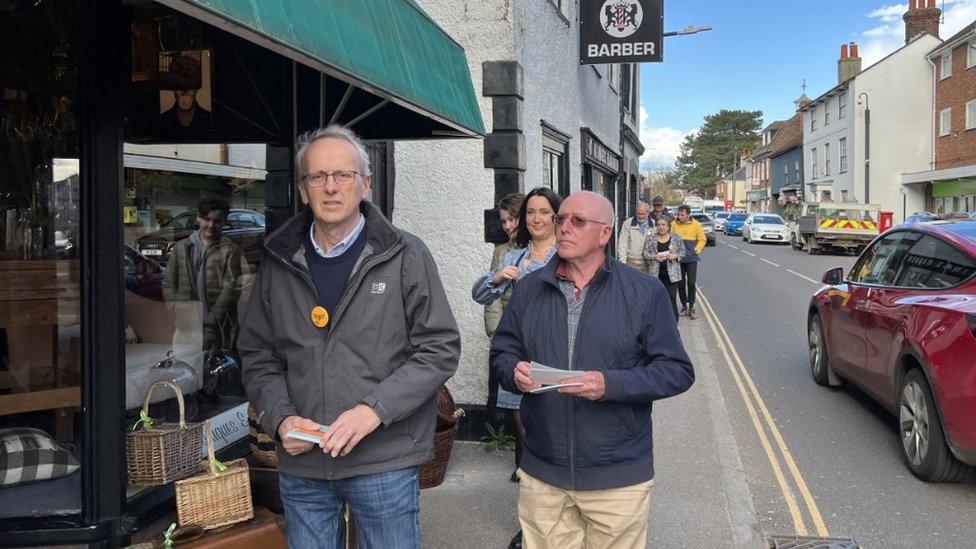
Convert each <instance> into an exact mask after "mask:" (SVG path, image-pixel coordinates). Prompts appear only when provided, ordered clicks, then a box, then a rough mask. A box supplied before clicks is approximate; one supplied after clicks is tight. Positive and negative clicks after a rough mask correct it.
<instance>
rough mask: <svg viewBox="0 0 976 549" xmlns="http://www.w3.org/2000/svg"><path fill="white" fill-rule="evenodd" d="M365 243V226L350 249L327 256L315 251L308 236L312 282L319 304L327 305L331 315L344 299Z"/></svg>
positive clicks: (307, 254)
mask: <svg viewBox="0 0 976 549" xmlns="http://www.w3.org/2000/svg"><path fill="white" fill-rule="evenodd" d="M305 234H308V231H305ZM365 245H366V229H365V228H364V229H363V230H362V232H360V233H359V236H358V237H357V238H356V240H355V241H353V243H352V246H350V247H349V249H348V250H346V251H345V252H343V253H342V254H341V255H338V256H336V257H328V258H326V257H322V256H320V255H319V254H318V253H317V252H316V251H315V246H313V245H312V239H311V237H306V242H305V262H306V263H308V272H309V274H310V275H311V276H312V283H313V284H315V292H316V294H318V298H319V305H321V306H323V307H325V310H326V311H328V312H329V316H332V315H333V314H335V308H336V307H337V306H338V305H339V300H340V299H342V291H343V290H344V289H345V287H346V282H347V281H348V280H349V275H350V274H351V273H352V268H353V267H354V266H355V265H356V260H357V259H359V254H361V253H362V252H363V247H364V246H365Z"/></svg>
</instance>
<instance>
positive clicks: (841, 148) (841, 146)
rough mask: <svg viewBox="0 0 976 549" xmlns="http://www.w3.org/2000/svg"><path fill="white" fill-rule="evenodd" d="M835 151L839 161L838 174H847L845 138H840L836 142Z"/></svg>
mask: <svg viewBox="0 0 976 549" xmlns="http://www.w3.org/2000/svg"><path fill="white" fill-rule="evenodd" d="M837 149H838V151H837V152H838V154H839V155H840V156H839V160H840V171H839V172H838V173H847V138H846V137H841V138H840V139H838V140H837Z"/></svg>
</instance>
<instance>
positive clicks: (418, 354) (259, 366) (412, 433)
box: [238, 202, 461, 479]
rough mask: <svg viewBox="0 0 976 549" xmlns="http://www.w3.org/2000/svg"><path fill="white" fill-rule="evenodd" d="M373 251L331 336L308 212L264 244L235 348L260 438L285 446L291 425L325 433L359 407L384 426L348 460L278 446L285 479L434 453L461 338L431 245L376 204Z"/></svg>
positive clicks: (366, 468)
mask: <svg viewBox="0 0 976 549" xmlns="http://www.w3.org/2000/svg"><path fill="white" fill-rule="evenodd" d="M361 210H362V212H363V214H364V215H365V216H366V228H365V229H364V230H365V232H366V244H365V248H364V249H363V252H362V254H361V256H360V257H359V259H358V260H357V261H356V264H355V266H354V267H353V271H352V273H351V274H350V276H349V281H348V282H347V283H346V287H345V290H344V291H343V294H342V298H341V299H340V301H339V304H338V306H337V307H336V308H335V310H334V311H329V313H330V316H331V318H330V320H329V323H328V325H327V326H326V327H325V328H317V327H316V326H315V325H314V324H313V323H312V320H311V311H312V308H313V307H315V306H316V305H318V299H317V297H316V292H315V287H314V285H313V283H312V280H311V277H310V275H309V271H308V267H307V265H306V263H305V243H306V241H307V240H306V239H307V235H308V233H309V225H310V223H311V222H312V215H311V212H310V211H308V210H306V211H304V212H303V213H301V214H299V215H297V216H295V217H293V218H292V219H290V220H289V221H287V222H286V223H285V224H284V225H283V226H282V227H281V228H280V229H278V230H277V231H275V232H274V233H272V234H271V235H269V236H268V237H267V238H266V239H265V248H266V250H267V255H266V260H265V261H264V262H263V264H262V265H261V269H260V271H259V272H258V276H257V279H256V282H255V283H254V288H253V294H252V297H251V299H250V302H249V304H248V308H247V313H246V315H245V318H244V322H243V327H242V329H241V334H240V338H239V345H238V349H239V351H240V354H241V357H242V359H243V363H244V367H243V381H244V387H245V389H246V391H247V396H248V399H249V400H250V403H251V406H252V407H253V408H254V409H255V411H256V413H257V414H258V421H259V422H260V424H261V427H262V429H264V430H265V432H267V433H268V434H271V435H272V436H273V437H275V438H276V439H277V430H278V426H279V425H280V424H281V422H282V421H283V420H284V419H285V418H286V417H288V416H291V415H299V416H301V417H305V418H308V419H311V420H314V421H317V422H319V423H321V424H324V425H329V424H331V423H332V422H333V421H335V419H336V418H337V417H338V416H339V415H340V414H341V413H343V412H345V411H346V410H349V409H351V408H353V407H354V406H356V405H357V404H359V403H364V404H367V405H369V406H371V407H372V408H373V409H374V410H375V411H376V413H377V415H378V416H379V418H380V420H381V421H382V424H381V425H380V427H378V428H377V429H376V430H375V431H373V432H372V433H370V434H369V435H368V436H366V438H364V439H363V440H362V441H361V442H360V443H359V444H358V445H357V446H356V448H355V449H354V450H353V451H352V452H351V453H350V454H349V455H347V456H345V457H338V458H332V457H331V456H327V455H326V454H325V453H324V452H322V451H321V450H320V449H318V448H315V449H313V450H312V451H309V452H306V453H304V454H301V455H298V456H291V455H288V454H287V453H286V452H285V451H284V449H283V448H282V447H281V445H280V444H279V445H278V463H279V465H278V467H279V469H280V470H281V471H284V472H286V473H289V474H293V475H299V476H304V477H311V478H322V479H341V478H347V477H352V476H359V475H367V474H374V473H382V472H386V471H393V470H396V469H401V468H404V467H409V466H412V465H418V464H420V463H423V462H424V461H426V460H428V459H429V458H430V457H431V456H432V455H433V433H434V427H435V423H436V408H435V402H434V393H435V392H436V391H437V388H438V387H439V386H440V385H442V384H443V383H444V382H445V381H447V380H448V379H449V378H450V377H451V376H452V375H453V374H454V372H455V370H456V369H457V364H458V357H459V355H460V347H461V340H460V335H459V333H458V328H457V324H456V322H455V320H454V315H453V314H452V312H451V308H450V305H449V304H448V301H447V296H446V295H445V293H444V288H443V286H442V285H441V281H440V277H439V275H438V273H437V266H436V265H435V264H434V260H433V258H432V257H431V255H430V252H429V251H428V250H427V247H426V246H425V245H424V243H423V242H422V241H421V240H420V239H418V238H417V237H416V236H413V235H411V234H409V233H406V232H404V231H401V230H399V229H397V228H396V227H394V226H393V225H391V224H390V222H389V221H387V220H386V218H385V217H383V214H382V213H380V211H379V210H378V209H377V208H376V207H375V206H373V205H371V204H369V203H366V202H364V203H363V205H362V206H361Z"/></svg>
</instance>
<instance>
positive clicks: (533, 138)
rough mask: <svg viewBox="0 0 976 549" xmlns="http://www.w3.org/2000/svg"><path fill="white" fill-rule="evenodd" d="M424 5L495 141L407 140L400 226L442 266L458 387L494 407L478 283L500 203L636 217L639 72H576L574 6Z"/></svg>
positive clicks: (400, 176)
mask: <svg viewBox="0 0 976 549" xmlns="http://www.w3.org/2000/svg"><path fill="white" fill-rule="evenodd" d="M420 4H421V5H422V6H423V7H424V9H425V10H426V11H427V12H428V13H429V14H430V15H431V16H432V17H433V18H434V19H435V20H436V21H437V23H438V24H439V25H440V26H441V27H442V28H444V29H445V30H446V31H447V32H448V33H449V34H450V35H452V36H454V37H458V39H459V40H460V41H461V45H462V46H463V47H464V49H465V53H466V55H467V58H468V62H469V66H470V70H471V74H472V80H473V82H474V85H475V89H476V90H478V92H479V106H480V107H481V111H482V114H483V117H484V119H485V120H486V121H490V123H489V124H488V126H489V127H488V130H489V134H488V135H487V137H486V138H485V140H484V141H483V142H475V141H456V142H453V143H446V142H445V143H439V142H412V143H403V144H400V143H398V144H397V146H396V152H395V158H396V191H395V194H396V198H395V204H396V207H395V209H394V214H393V219H394V222H395V223H397V224H398V225H399V226H401V227H403V228H405V229H406V230H409V231H411V232H413V233H415V234H417V235H419V236H420V237H421V238H423V239H424V241H425V242H426V243H427V245H428V246H429V247H430V249H431V252H432V253H433V255H434V258H435V259H436V260H437V263H438V268H439V269H440V273H441V278H442V280H443V281H444V285H445V288H446V290H447V294H448V297H449V299H450V301H451V305H452V307H453V310H454V313H455V316H456V317H457V320H458V324H459V325H460V328H461V337H462V356H461V365H460V368H459V370H458V373H457V375H455V376H454V378H453V379H452V380H451V381H450V383H449V386H450V388H451V391H452V392H453V394H454V398H455V400H456V401H457V402H458V403H461V404H464V405H469V406H472V407H477V406H482V405H484V404H485V402H486V398H487V380H488V344H489V342H488V338H487V337H486V335H485V331H484V321H483V311H484V308H483V307H482V306H481V305H478V304H477V303H475V302H474V301H473V300H472V299H471V285H472V284H473V283H474V281H475V279H477V278H478V277H479V276H481V275H483V274H484V273H485V272H486V271H487V269H488V264H489V260H490V259H491V250H492V245H493V244H494V243H498V242H502V241H504V240H505V238H506V237H505V235H504V233H503V232H502V231H501V227H500V223H499V221H498V212H497V211H496V210H495V209H494V206H495V204H496V203H497V201H498V200H499V199H501V198H502V197H504V196H505V195H507V194H509V193H512V192H526V191H528V190H531V189H533V188H535V187H540V186H543V187H548V188H550V189H552V190H554V191H556V192H557V193H559V194H560V195H562V196H566V195H568V194H569V193H571V192H573V191H577V190H580V189H589V190H593V191H595V192H598V193H600V194H602V195H604V196H606V197H607V198H609V199H610V201H611V202H613V203H614V204H615V208H616V211H617V215H618V217H623V216H626V215H629V214H630V213H631V212H632V208H633V206H632V204H631V203H632V202H634V201H635V200H636V195H637V193H638V183H637V181H638V179H637V174H638V161H639V157H640V154H641V153H642V152H643V147H642V146H640V141H639V139H638V138H637V137H636V136H637V134H638V130H637V111H638V110H639V102H638V100H637V98H638V97H639V95H638V91H639V90H638V81H639V72H638V66H636V65H631V66H627V67H621V66H617V65H592V66H591V65H580V64H579V59H578V56H577V52H578V51H579V47H578V40H579V23H578V21H579V11H578V10H579V5H578V4H577V3H573V2H551V1H537V2H508V1H504V0H486V1H482V2H468V3H466V5H465V6H466V7H465V9H459V8H458V3H457V2H456V1H454V0H422V1H421V2H420ZM618 183H619V186H618Z"/></svg>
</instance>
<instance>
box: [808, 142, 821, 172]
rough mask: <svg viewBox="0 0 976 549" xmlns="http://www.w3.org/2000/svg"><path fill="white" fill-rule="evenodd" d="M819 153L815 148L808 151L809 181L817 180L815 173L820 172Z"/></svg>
mask: <svg viewBox="0 0 976 549" xmlns="http://www.w3.org/2000/svg"><path fill="white" fill-rule="evenodd" d="M819 160H820V159H819V153H818V151H817V147H812V148H811V149H810V179H816V178H817V175H818V174H817V172H819V171H820V166H819V164H820V162H819Z"/></svg>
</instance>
